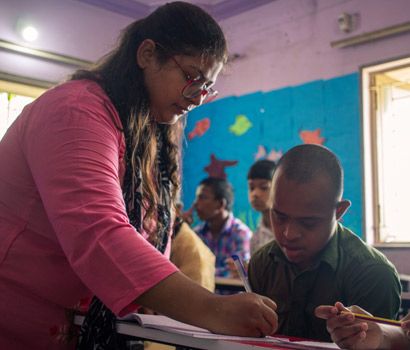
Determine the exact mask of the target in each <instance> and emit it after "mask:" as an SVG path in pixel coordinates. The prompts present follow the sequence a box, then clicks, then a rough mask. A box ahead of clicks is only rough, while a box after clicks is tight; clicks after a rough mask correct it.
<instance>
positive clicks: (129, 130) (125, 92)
mask: <svg viewBox="0 0 410 350" xmlns="http://www.w3.org/2000/svg"><path fill="white" fill-rule="evenodd" d="M145 39H152V40H153V41H154V42H156V43H160V44H161V45H162V46H163V47H165V48H166V49H167V51H168V52H169V53H170V54H171V55H192V56H200V57H203V58H214V59H216V60H218V61H220V62H222V63H224V64H225V63H226V59H227V47H226V40H225V36H224V34H223V32H222V29H221V28H220V26H219V25H218V24H217V23H216V21H215V20H214V19H213V18H212V17H211V16H210V15H209V14H208V13H206V12H205V11H203V10H202V9H201V8H199V7H197V6H195V5H192V4H189V3H185V2H180V1H177V2H172V3H168V4H165V5H163V6H160V7H159V8H157V9H156V10H155V11H154V12H152V13H151V14H150V15H149V16H147V17H146V18H143V19H141V20H138V21H136V22H134V23H132V24H130V25H129V26H128V27H126V28H125V29H124V30H123V32H122V35H121V36H120V40H119V43H118V46H117V47H116V49H114V50H113V51H112V52H110V53H109V54H108V55H106V56H105V57H103V58H102V60H101V61H100V62H98V63H97V64H96V65H95V66H94V67H92V68H91V69H90V70H79V71H77V72H75V73H74V74H73V75H72V76H71V77H70V78H69V80H78V79H91V80H94V81H96V82H97V83H99V84H100V85H101V86H102V88H103V89H104V90H105V91H106V93H107V95H108V96H109V97H110V99H111V101H112V103H113V104H114V106H115V108H116V110H117V112H118V114H119V117H120V120H121V124H122V125H121V126H117V127H118V128H120V129H122V130H123V131H124V134H125V139H126V145H127V157H128V159H129V160H130V163H131V164H132V166H131V167H128V168H127V170H126V174H125V176H124V184H123V186H130V184H129V183H128V182H129V179H130V178H131V179H132V176H134V174H135V171H137V168H140V169H141V173H142V180H143V205H144V209H145V217H144V220H143V222H144V223H149V222H151V220H150V219H153V218H154V216H155V212H156V208H157V204H158V193H159V184H158V183H157V181H156V179H157V177H156V176H153V172H154V174H155V173H157V172H158V168H157V162H156V157H157V154H156V138H155V132H156V130H155V129H156V128H161V129H162V132H163V134H164V138H163V142H164V145H165V147H166V151H167V152H166V157H167V159H166V163H167V168H168V174H169V177H170V180H171V184H172V198H173V201H174V200H175V198H176V192H177V191H178V190H179V187H180V174H179V169H178V158H179V156H180V150H181V139H182V136H183V128H184V120H183V119H180V120H179V121H178V122H177V123H175V124H173V125H165V124H164V125H157V124H156V123H152V120H151V117H150V108H149V95H148V93H147V90H146V88H145V84H144V79H143V72H142V70H141V68H140V67H139V66H138V64H137V50H138V48H139V46H140V44H141V43H142V42H143V41H144V40H145ZM156 52H157V58H158V60H159V62H160V63H161V64H164V63H166V61H167V60H168V59H169V57H168V56H167V55H166V54H165V53H164V52H162V50H157V51H156ZM137 159H139V162H140V163H139V164H136V162H137ZM129 168H130V169H129ZM127 173H128V174H127ZM127 175H128V176H127ZM127 179H128V180H127ZM147 219H148V220H147ZM144 228H145V230H146V231H147V232H149V233H150V236H151V240H155V239H156V234H157V232H158V231H159V230H160V228H159V227H156V229H155V230H154V231H153V230H152V228H150V226H149V225H148V226H144Z"/></svg>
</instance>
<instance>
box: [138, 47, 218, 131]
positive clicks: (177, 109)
mask: <svg viewBox="0 0 410 350" xmlns="http://www.w3.org/2000/svg"><path fill="white" fill-rule="evenodd" d="M158 49H159V48H158ZM222 67H223V64H222V63H221V62H219V61H217V60H215V59H212V58H208V59H203V58H201V57H196V56H174V59H172V58H171V57H170V59H169V60H168V61H167V62H166V63H165V64H163V65H161V64H160V63H159V62H158V60H157V59H153V60H151V62H150V64H149V65H147V67H146V69H144V79H145V84H146V87H147V90H148V93H149V97H150V109H151V112H152V117H153V119H154V120H155V121H156V122H157V123H161V124H173V123H175V122H176V121H177V120H178V119H179V118H180V117H182V116H183V115H184V114H186V113H187V112H188V111H191V110H193V109H194V108H195V107H197V106H199V105H201V103H202V102H203V97H202V95H201V94H199V96H197V97H193V98H186V97H184V96H183V95H182V90H183V89H184V87H185V86H186V85H187V84H188V79H187V75H189V76H190V78H191V80H195V81H198V82H200V83H202V84H204V87H205V88H210V87H211V86H212V85H213V84H214V83H215V81H216V78H217V77H218V74H219V73H220V71H221V69H222Z"/></svg>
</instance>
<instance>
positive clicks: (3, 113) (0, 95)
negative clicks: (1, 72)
mask: <svg viewBox="0 0 410 350" xmlns="http://www.w3.org/2000/svg"><path fill="white" fill-rule="evenodd" d="M44 91H45V89H43V88H38V87H34V86H29V85H24V84H19V83H13V82H9V81H4V80H0V140H1V139H2V138H3V136H4V134H5V133H6V131H7V129H8V127H9V126H10V125H11V124H12V123H13V121H14V120H15V119H16V118H17V117H18V115H19V114H20V113H21V111H22V110H23V108H24V107H25V106H26V105H27V104H29V103H30V102H32V101H33V100H34V99H35V98H36V97H38V96H40V95H41V94H42V93H43V92H44Z"/></svg>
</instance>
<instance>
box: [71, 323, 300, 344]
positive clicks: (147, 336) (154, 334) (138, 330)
mask: <svg viewBox="0 0 410 350" xmlns="http://www.w3.org/2000/svg"><path fill="white" fill-rule="evenodd" d="M83 321H84V316H75V317H74V324H76V325H81V324H82V323H83ZM117 332H118V333H119V334H124V335H129V336H133V337H137V338H141V339H144V340H151V341H154V342H158V343H164V344H169V345H181V346H185V347H189V348H194V349H204V350H207V349H209V350H267V349H282V350H289V349H300V347H298V346H295V347H289V346H286V347H279V346H274V345H273V344H266V343H263V345H262V343H261V345H251V344H244V343H239V342H234V341H230V340H217V339H205V338H193V337H192V336H188V335H183V334H177V333H171V332H166V331H162V330H158V329H153V328H144V327H141V326H140V325H138V324H137V323H134V322H126V321H117Z"/></svg>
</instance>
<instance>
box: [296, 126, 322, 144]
mask: <svg viewBox="0 0 410 350" xmlns="http://www.w3.org/2000/svg"><path fill="white" fill-rule="evenodd" d="M321 133H322V129H320V128H319V129H316V130H314V131H308V130H302V131H300V132H299V136H300V138H301V139H302V141H303V143H311V144H315V145H323V142H325V141H326V139H325V138H324V137H320V134H321Z"/></svg>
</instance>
